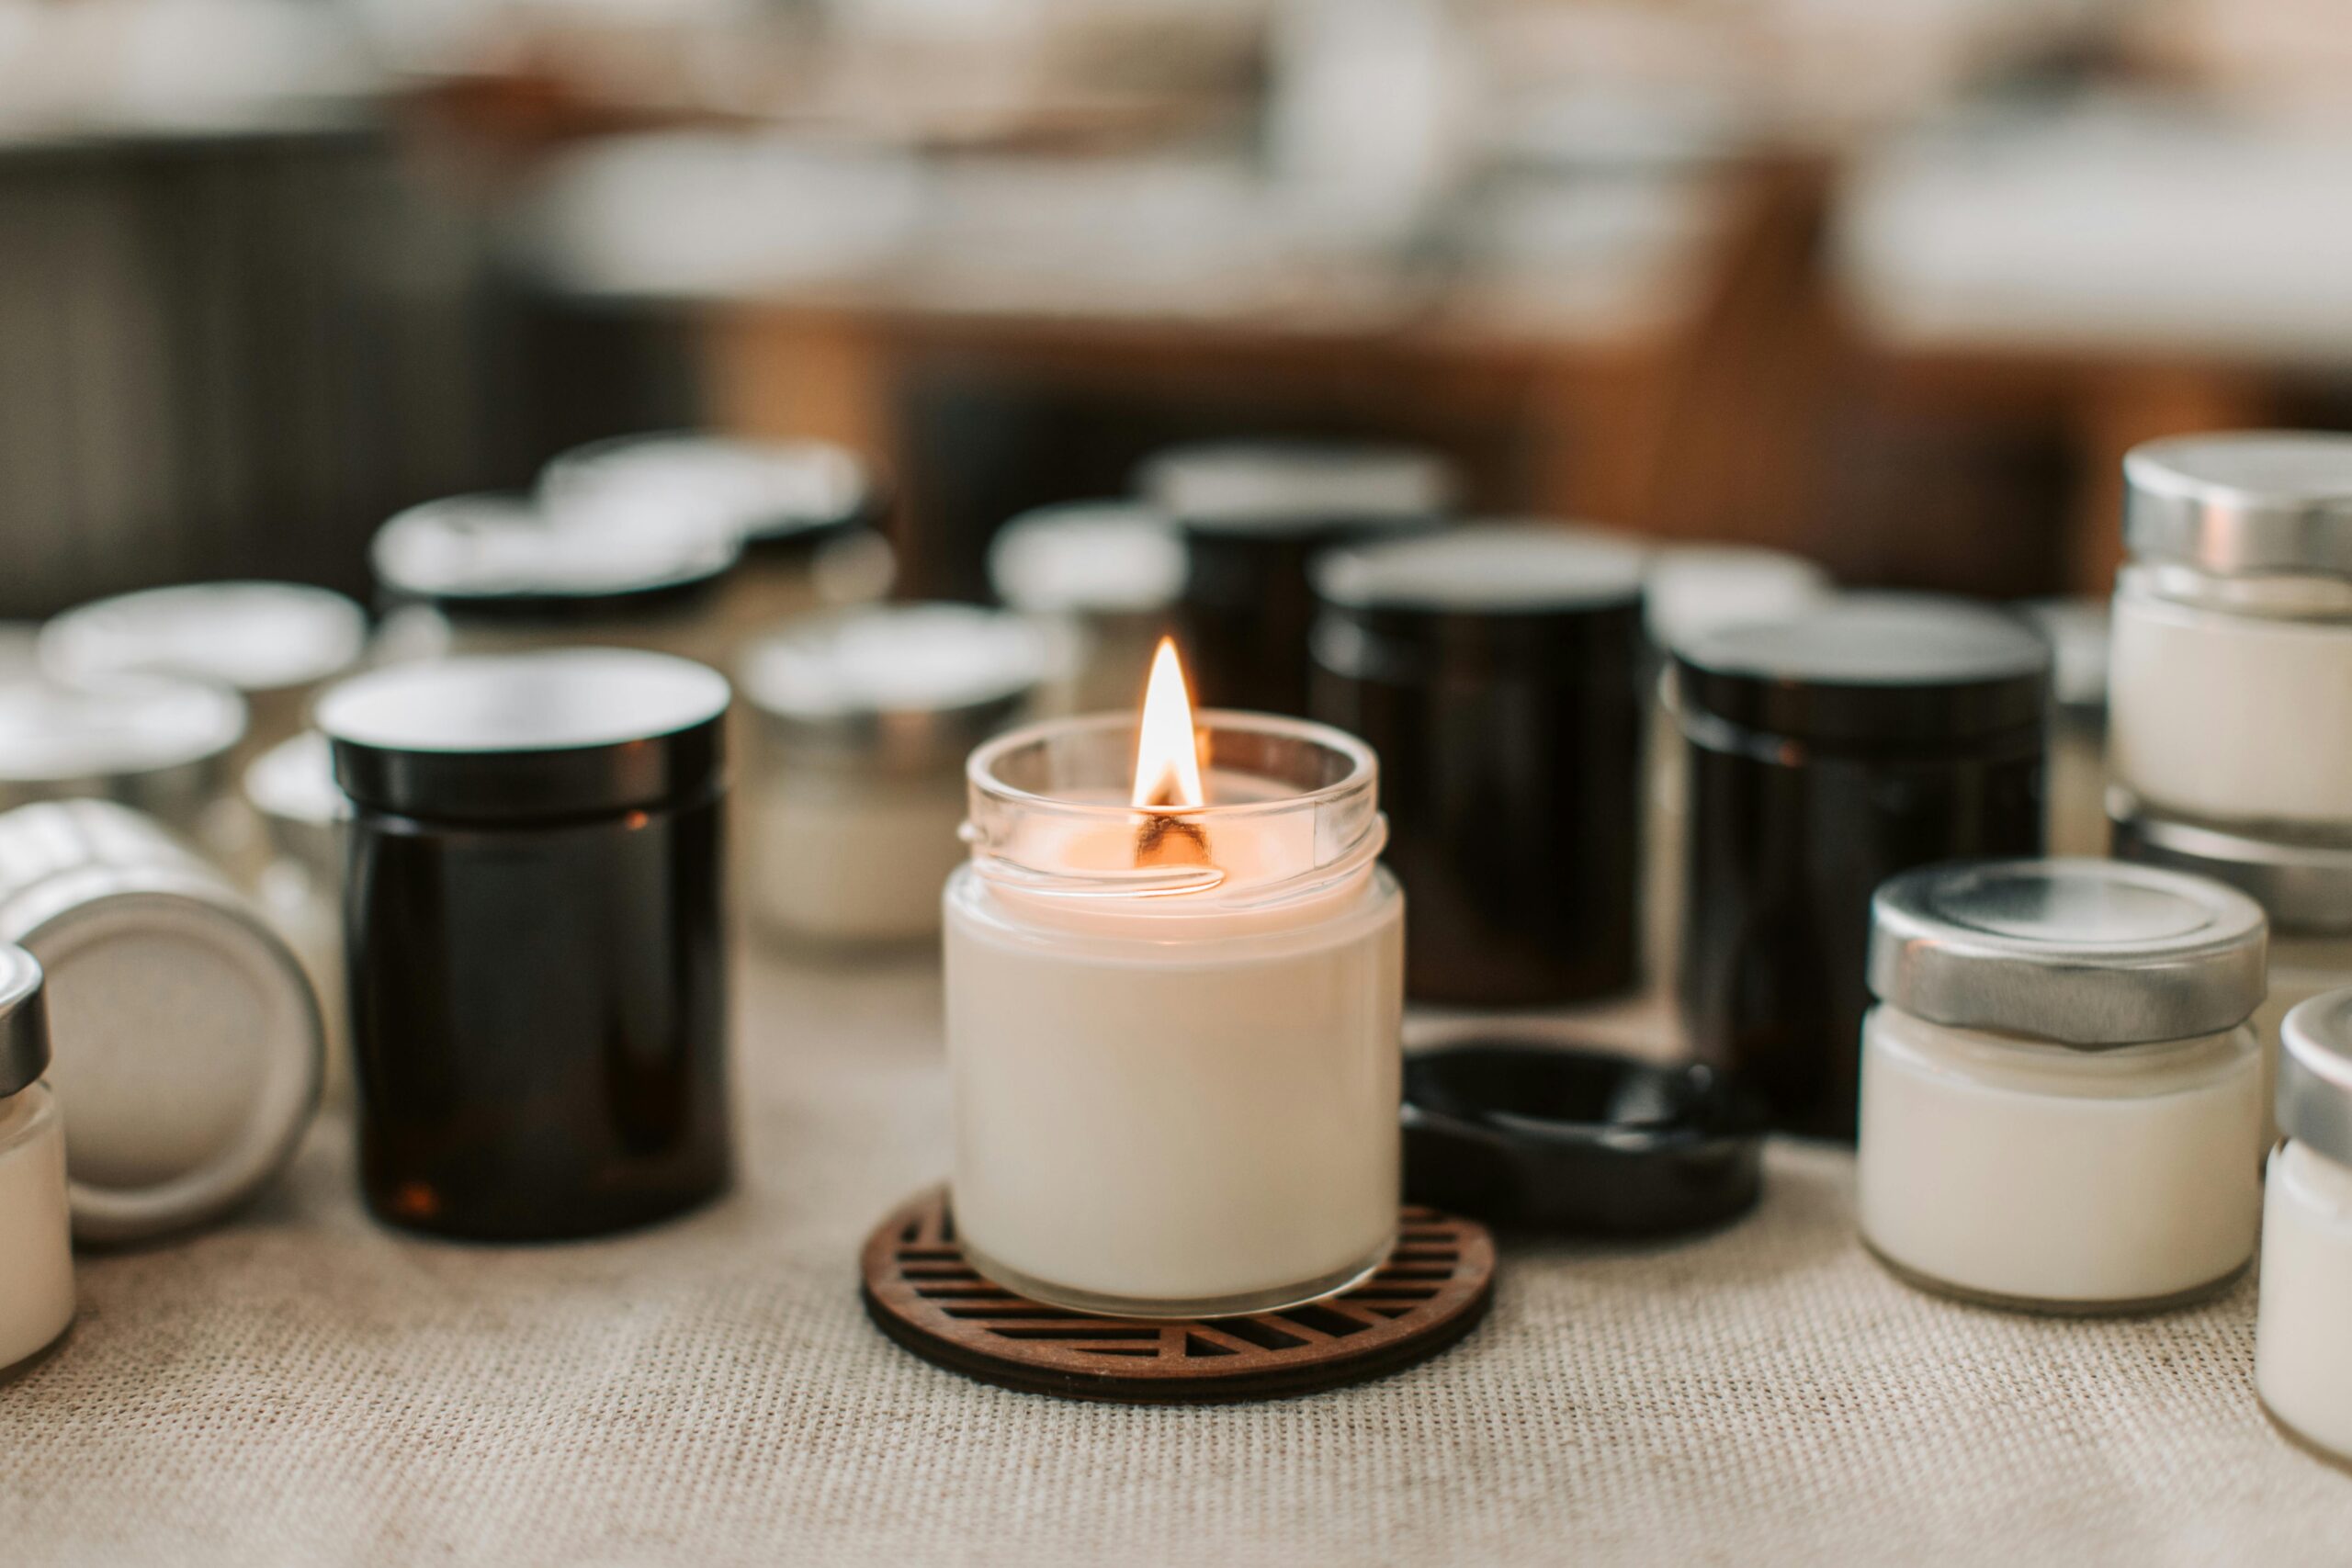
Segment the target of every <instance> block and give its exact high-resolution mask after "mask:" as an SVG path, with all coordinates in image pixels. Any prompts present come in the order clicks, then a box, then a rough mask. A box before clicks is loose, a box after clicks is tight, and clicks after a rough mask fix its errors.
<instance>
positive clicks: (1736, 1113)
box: [1404, 1040, 1765, 1236]
mask: <svg viewBox="0 0 2352 1568" xmlns="http://www.w3.org/2000/svg"><path fill="white" fill-rule="evenodd" d="M1764 1121H1765V1117H1764V1108H1763V1106H1762V1104H1761V1102H1759V1101H1758V1100H1756V1099H1755V1097H1754V1096H1752V1095H1750V1094H1748V1093H1747V1091H1746V1090H1744V1089H1740V1088H1739V1087H1738V1086H1737V1085H1736V1084H1735V1083H1733V1082H1732V1081H1731V1080H1729V1079H1727V1078H1725V1077H1723V1076H1722V1075H1721V1074H1720V1073H1718V1072H1717V1071H1716V1070H1715V1069H1714V1068H1713V1067H1711V1066H1706V1065H1705V1064H1703V1063H1697V1062H1691V1063H1679V1064H1675V1065H1672V1066H1667V1065H1661V1064H1658V1063H1653V1062H1642V1061H1636V1060H1634V1058H1632V1057H1630V1056H1619V1055H1611V1054H1609V1053H1606V1052H1598V1051H1582V1050H1566V1049H1562V1048H1561V1047H1558V1046H1555V1045H1540V1044H1531V1043H1521V1042H1516V1041H1488V1040H1478V1041H1470V1042H1465V1043H1460V1044H1454V1045H1446V1046H1441V1047H1439V1048H1437V1049H1434V1050H1430V1051H1420V1052H1414V1053H1408V1055H1407V1056H1406V1058H1405V1110H1404V1127H1405V1195H1406V1199H1407V1201H1409V1202H1415V1203H1431V1204H1442V1206H1444V1207H1447V1208H1450V1209H1452V1210H1453V1211H1454V1212H1455V1213H1467V1214H1474V1215H1476V1216H1477V1217H1478V1218H1481V1219H1485V1220H1489V1221H1492V1222H1494V1223H1497V1224H1506V1225H1519V1226H1524V1227H1528V1228H1531V1229H1539V1230H1550V1231H1557V1232H1563V1233H1566V1234H1570V1235H1621V1236H1623V1235H1668V1234H1672V1233H1675V1232H1679V1231H1689V1230H1696V1229H1700V1228H1702V1227H1703V1226H1707V1225H1713V1224H1722V1223H1723V1222H1724V1221H1725V1220H1729V1219H1733V1218H1735V1217H1736V1216H1737V1215H1740V1214H1743V1213H1747V1210H1748V1209H1750V1208H1752V1207H1753V1206H1754V1205H1755V1202H1756V1199H1757V1196H1758V1193H1759V1192H1760V1191H1761V1190H1762V1187H1763V1179H1764V1178H1763V1148H1764Z"/></svg>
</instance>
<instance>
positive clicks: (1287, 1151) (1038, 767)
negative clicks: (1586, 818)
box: [946, 643, 1404, 1316]
mask: <svg viewBox="0 0 2352 1568" xmlns="http://www.w3.org/2000/svg"><path fill="white" fill-rule="evenodd" d="M968 773H969V782H970V792H971V813H972V815H971V820H970V822H969V823H968V825H967V828H966V836H967V839H968V840H970V843H971V846H972V857H971V860H970V862H969V863H967V864H966V865H964V866H962V867H960V868H958V869H957V871H956V874H955V875H954V876H953V877H952V878H950V880H949V882H948V886H947V893H946V961H947V1038H948V1053H949V1059H950V1064H951V1067H952V1071H953V1077H954V1089H955V1096H954V1098H955V1115H956V1167H955V1203H956V1226H957V1232H958V1235H959V1237H960V1239H961V1240H962V1241H963V1243H964V1245H965V1247H966V1248H967V1251H968V1253H969V1254H970V1256H971V1257H972V1258H973V1260H974V1262H975V1263H976V1264H977V1265H978V1267H979V1268H980V1269H981V1270H982V1271H983V1272H985V1273H987V1274H988V1275H989V1277H990V1278H992V1279H995V1280H998V1281H999V1282H1000V1283H1002V1284H1004V1285H1007V1286H1010V1287H1012V1288H1013V1289H1016V1290H1019V1291H1021V1292H1023V1293H1025V1294H1028V1295H1031V1296H1034V1297H1035V1298H1037V1299H1039V1300H1043V1301H1047V1302H1053V1303H1059V1304H1062V1305H1065V1306H1071V1307H1076V1308H1079V1309H1081V1310H1089V1311H1100V1312H1114V1313H1120V1314H1133V1315H1147V1316H1150V1315H1157V1316H1179V1315H1184V1316H1189V1315H1196V1314H1217V1313H1242V1312H1257V1311H1265V1310H1269V1309H1272V1308H1274V1307H1278V1306H1283V1305H1286V1304H1290V1303H1296V1302H1300V1301H1305V1300H1308V1299H1311V1298H1313V1297H1315V1296H1318V1295H1323V1294H1327V1293H1329V1292H1333V1291H1337V1290H1340V1289H1342V1288H1344V1287H1346V1286H1347V1285H1348V1284H1350V1283H1351V1282H1352V1281H1353V1280H1356V1279H1358V1278H1360V1277H1361V1276H1363V1274H1364V1273H1366V1272H1368V1271H1369V1270H1370V1269H1374V1268H1375V1267H1376V1266H1377V1265H1378V1264H1379V1263H1380V1261H1381V1259H1382V1258H1383V1257H1384V1256H1385V1254H1386V1252H1387V1250H1388V1247H1389V1245H1390V1242H1391V1239H1392V1237H1393V1235H1394V1233H1395V1228H1396V1222H1397V1196H1398V1176H1397V1161H1398V1134H1397V1099H1398V1076H1399V1069H1400V1066H1401V1054H1400V1049H1399V1045H1398V1032H1399V1027H1400V1023H1401V1015H1402V1011H1403V990H1404V985H1403V954H1404V900H1403V897H1402V896H1401V895H1400V894H1399V893H1398V892H1397V885H1396V883H1395V881H1394V879H1392V878H1391V877H1390V876H1389V875H1388V874H1387V872H1386V871H1385V869H1384V868H1383V867H1381V866H1380V865H1379V864H1378V856H1379V853H1380V849H1381V845H1382V843H1383V840H1384V838H1385V827H1384V825H1383V823H1382V820H1381V817H1380V813H1379V809H1378V798H1377V788H1376V774H1377V763H1376V761H1375V760H1374V756H1373V753H1372V750H1371V748H1369V747H1367V746H1365V745H1364V744H1363V742H1362V741H1360V740H1357V739H1354V738H1353V737H1351V736H1348V735H1346V734H1343V733H1341V732H1340V731H1339V730H1336V729H1332V728H1328V727H1325V726H1321V725H1316V724H1308V723H1305V722H1302V721H1299V720H1295V719H1287V718H1277V717H1272V716H1266V715H1258V714H1241V713H1214V712H1213V713H1205V714H1203V715H1201V716H1200V718H1199V722H1198V724H1197V726H1196V724H1195V721H1194V717H1193V713H1192V710H1191V705H1190V702H1189V699H1188V697H1187V694H1186V692H1185V689H1184V683H1183V676H1182V670H1181V668H1180V667H1179V666H1178V664H1177V661H1176V657H1175V650H1174V648H1173V646H1172V645H1170V644H1166V643H1163V644H1162V645H1161V647H1160V650H1159V656H1158V658H1157V660H1156V661H1155V664H1154V668H1153V671H1152V679H1151V682H1150V688H1149V694H1148V697H1147V699H1146V702H1145V705H1144V710H1143V714H1142V716H1141V719H1140V721H1139V722H1137V721H1131V720H1128V719H1126V718H1125V717H1123V716H1112V715H1100V716H1089V717H1084V718H1075V719H1066V720H1062V721H1059V722H1057V723H1052V724H1046V725H1039V726H1035V727H1033V728H1027V729H1023V730H1018V731H1015V732H1013V733H1012V734H1010V735H1007V736H1004V737H1002V738H1001V739H997V740H995V741H992V742H990V743H989V744H988V745H986V746H984V747H982V748H981V749H980V750H978V751H976V752H974V753H973V756H972V761H971V764H970V768H969V770H968Z"/></svg>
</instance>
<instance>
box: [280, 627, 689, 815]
mask: <svg viewBox="0 0 2352 1568" xmlns="http://www.w3.org/2000/svg"><path fill="white" fill-rule="evenodd" d="M729 698H730V694H729V688H728V684H727V679H726V677H725V676H723V675H721V674H719V673H718V671H715V670H711V669H708V668H707V667H705V666H703V665H700V664H696V663H695V662H694V661H692V660H685V659H673V658H672V657H670V656H669V655H667V654H660V653H639V652H634V651H630V650H628V649H553V650H550V651H548V652H542V653H517V654H508V655H503V656H499V657H494V658H478V659H450V660H437V661H435V662H432V663H424V664H406V665H398V666H395V667H393V668H390V669H386V670H379V671H374V672H372V673H370V674H367V675H362V676H359V677H357V678H356V679H354V680H350V681H346V682H343V683H342V684H341V685H339V686H336V687H335V688H334V690H332V691H330V692H329V693H327V694H326V695H325V696H324V697H323V698H322V699H321V700H320V703H319V707H318V726H319V728H320V730H321V731H322V732H323V733H324V734H325V736H326V738H327V739H328V741H329V743H330V744H331V745H332V746H333V748H334V771H335V782H336V783H337V784H339V785H340V786H341V787H342V788H343V790H344V792H345V794H347V795H350V796H351V798H352V799H353V800H354V801H355V802H357V803H358V804H360V805H362V806H367V807H376V808H379V809H381V810H385V811H391V812H396V813H400V814H403V815H413V816H418V817H425V818H448V819H456V820H469V821H518V820H533V819H546V818H562V817H570V816H583V815H594V814H600V813H606V812H615V811H632V810H643V809H649V808H651V807H659V806H664V805H668V804H672V803H673V802H677V801H680V800H683V799H685V798H687V797H690V796H693V795H699V794H700V793H701V792H702V791H704V790H706V789H707V788H708V787H709V785H710V784H711V782H712V780H713V779H714V778H715V777H716V775H717V773H718V768H719V763H720V761H721V745H720V732H721V724H720V721H721V719H722V718H724V716H726V713H727V708H728V704H729Z"/></svg>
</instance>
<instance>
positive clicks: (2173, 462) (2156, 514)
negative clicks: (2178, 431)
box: [2123, 430, 2352, 576]
mask: <svg viewBox="0 0 2352 1568" xmlns="http://www.w3.org/2000/svg"><path fill="white" fill-rule="evenodd" d="M2123 480H2124V499H2123V542H2124V546H2125V547H2126V548H2127V549H2129V550H2130V551H2131V555H2132V556H2133V558H2136V559H2139V560H2143V561H2171V562H2178V563H2181V564H2185V565H2188V566H2194V567H2197V568H2199V570H2204V571H2209V572H2214V573H2218V574H2220V575H2222V576H2236V575H2256V574H2260V573H2265V572H2278V573H2293V572H2324V573H2330V574H2335V575H2338V576H2352V435H2347V434H2330V433H2323V432H2317V431H2295V430H2245V431H2225V432H2220V433H2216V434H2209V435H2174V436H2167V437H2166V438H2165V439H2164V440H2162V441H2150V442H2146V443H2143V445H2141V446H2135V447H2133V448H2132V449H2131V451H2130V452H2129V453H2127V454H2125V456H2124V458H2123Z"/></svg>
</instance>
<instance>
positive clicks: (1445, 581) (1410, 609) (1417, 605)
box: [1312, 522, 1648, 675]
mask: <svg viewBox="0 0 2352 1568" xmlns="http://www.w3.org/2000/svg"><path fill="white" fill-rule="evenodd" d="M1647 562H1648V552H1647V551H1646V550H1645V549H1644V548H1643V547H1642V545H1641V543H1640V541H1638V540H1637V539H1634V537H1632V536H1629V535H1624V534H1618V533H1613V532H1611V531H1610V530H1608V529H1603V528H1589V527H1579V526H1575V525H1568V524H1559V523H1532V522H1531V523H1504V522H1487V523H1476V524H1466V525H1462V526H1459V527H1454V528H1450V529H1447V530H1445V531H1443V532H1442V533H1436V534H1427V535H1421V536H1415V537H1410V538H1403V539H1393V540H1383V541H1381V542H1379V543H1376V544H1368V545H1358V546H1352V547H1346V548H1342V549H1338V550H1334V551H1332V552H1330V553H1329V554H1328V555H1325V556H1323V557H1322V558H1319V559H1317V561H1316V563H1315V565H1314V568H1313V570H1312V576H1313V580H1314V583H1315V592H1316V596H1317V598H1318V599H1319V600H1320V601H1321V602H1322V604H1323V605H1324V607H1325V609H1326V611H1327V612H1328V614H1327V615H1325V617H1324V620H1323V622H1322V623H1321V624H1320V625H1318V626H1317V628H1316V632H1315V651H1316V657H1317V660H1319V661H1320V662H1321V663H1322V664H1323V665H1324V666H1325V667H1326V668H1328V669H1331V670H1335V671H1342V672H1346V673H1351V674H1357V675H1374V674H1376V673H1380V672H1382V671H1384V670H1385V672H1387V673H1389V674H1391V675H1403V674H1407V673H1409V672H1410V671H1409V668H1408V667H1412V666H1419V667H1422V668H1423V670H1424V672H1428V671H1429V667H1431V666H1442V667H1446V668H1452V669H1455V670H1457V671H1460V672H1463V673H1474V672H1475V673H1489V672H1494V671H1497V670H1498V668H1502V669H1508V668H1510V666H1512V665H1513V664H1514V663H1519V664H1522V665H1525V666H1526V667H1527V668H1526V669H1525V671H1524V672H1526V673H1531V674H1552V673H1559V674H1574V673H1577V672H1578V671H1579V668H1580V666H1579V664H1578V663H1577V661H1576V660H1575V656H1576V654H1577V651H1578V650H1579V649H1581V648H1582V647H1583V645H1584V644H1585V643H1586V642H1587V641H1588V640H1589V639H1590V638H1591V637H1594V636H1595V635H1596V634H1599V635H1602V636H1607V635H1610V634H1611V632H1613V633H1614V634H1615V637H1616V640H1617V642H1618V643H1620V644H1621V645H1623V646H1624V647H1626V648H1628V649H1630V648H1632V647H1633V646H1634V641H1635V640H1636V638H1637V637H1638V630H1639V622H1640V616H1641V609H1642V580H1643V573H1644V571H1645V569H1646V566H1647ZM1555 660H1557V662H1555Z"/></svg>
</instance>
